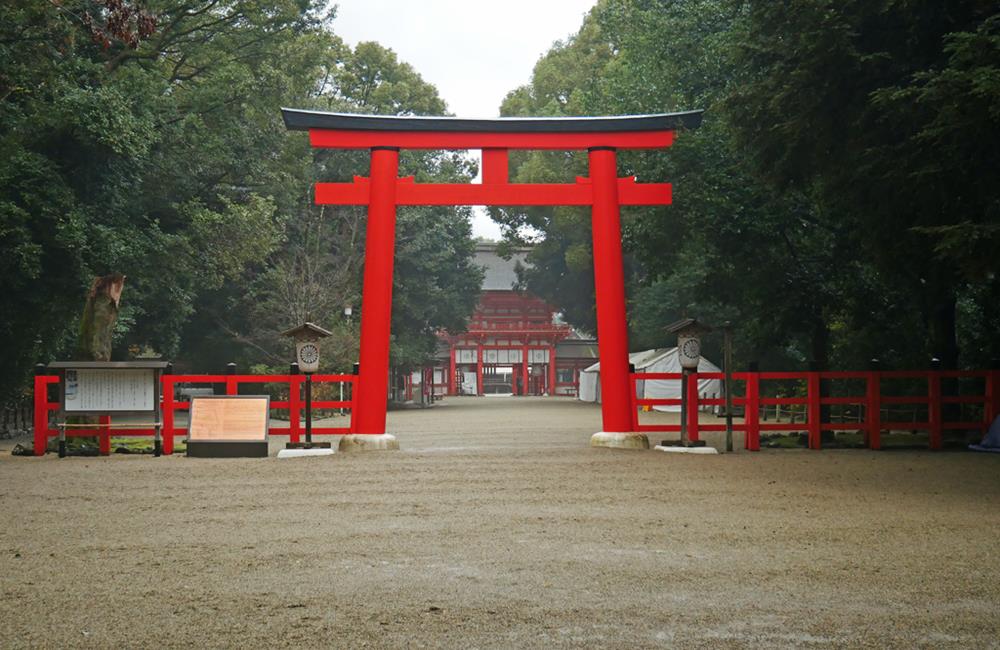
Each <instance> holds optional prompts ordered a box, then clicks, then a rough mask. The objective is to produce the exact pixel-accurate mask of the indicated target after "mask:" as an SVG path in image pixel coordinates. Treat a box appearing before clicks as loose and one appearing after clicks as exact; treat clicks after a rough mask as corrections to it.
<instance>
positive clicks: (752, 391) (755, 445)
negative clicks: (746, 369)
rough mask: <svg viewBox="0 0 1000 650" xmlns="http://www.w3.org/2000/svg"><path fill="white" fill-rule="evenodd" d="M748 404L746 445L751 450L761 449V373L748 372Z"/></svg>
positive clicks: (745, 415) (744, 421) (746, 411)
mask: <svg viewBox="0 0 1000 650" xmlns="http://www.w3.org/2000/svg"><path fill="white" fill-rule="evenodd" d="M746 376H747V379H746V405H745V407H744V418H743V423H744V425H745V426H746V439H745V443H744V446H745V447H746V448H747V449H748V450H749V451H760V402H759V400H760V373H755V372H751V373H747V375H746Z"/></svg>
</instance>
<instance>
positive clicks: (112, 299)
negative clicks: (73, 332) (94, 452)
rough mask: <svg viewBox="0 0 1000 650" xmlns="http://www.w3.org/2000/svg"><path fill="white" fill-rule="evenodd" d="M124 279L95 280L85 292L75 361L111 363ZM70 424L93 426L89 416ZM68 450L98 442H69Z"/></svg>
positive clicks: (86, 439) (71, 419) (70, 419)
mask: <svg viewBox="0 0 1000 650" xmlns="http://www.w3.org/2000/svg"><path fill="white" fill-rule="evenodd" d="M124 287H125V276H124V275H122V274H121V273H112V274H111V275H105V276H102V277H98V278H94V282H93V283H92V284H91V285H90V291H88V292H87V302H86V304H85V305H84V307H83V316H82V317H81V318H80V336H79V338H78V339H77V342H76V353H75V354H74V355H73V357H74V359H73V360H74V361H111V335H112V334H113V333H114V331H115V323H116V322H117V321H118V303H119V302H120V301H121V297H122V289H124ZM66 421H67V422H69V423H72V424H96V423H97V418H96V417H94V416H92V415H77V416H71V417H67V418H66ZM68 442H69V443H70V448H71V449H78V448H79V447H80V446H94V447H96V446H97V438H95V437H92V436H88V437H84V438H77V437H73V438H68Z"/></svg>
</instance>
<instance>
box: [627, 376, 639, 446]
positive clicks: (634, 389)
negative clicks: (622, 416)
mask: <svg viewBox="0 0 1000 650" xmlns="http://www.w3.org/2000/svg"><path fill="white" fill-rule="evenodd" d="M638 391H639V382H638V380H637V379H636V378H635V364H634V363H630V364H628V401H629V406H630V407H631V409H632V430H633V431H638V430H639V429H638V428H637V427H638V426H639V405H638V404H636V402H637V401H638V399H639V394H638Z"/></svg>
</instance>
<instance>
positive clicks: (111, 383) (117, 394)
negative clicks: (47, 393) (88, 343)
mask: <svg viewBox="0 0 1000 650" xmlns="http://www.w3.org/2000/svg"><path fill="white" fill-rule="evenodd" d="M167 365H168V363H167V362H166V361H53V362H52V363H50V364H49V366H48V367H49V369H51V370H55V371H56V372H57V373H58V374H59V376H60V379H61V381H60V382H59V422H60V425H59V457H60V458H63V457H65V455H66V427H67V426H70V425H69V424H68V423H67V422H66V416H69V415H137V414H145V415H152V416H153V419H154V421H153V423H152V424H153V429H154V433H153V453H154V455H156V456H159V455H160V449H161V437H160V436H161V428H162V426H163V418H162V414H161V412H160V377H161V376H162V375H163V373H164V372H165V371H166V369H167Z"/></svg>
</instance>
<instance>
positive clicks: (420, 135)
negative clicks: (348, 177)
mask: <svg viewBox="0 0 1000 650" xmlns="http://www.w3.org/2000/svg"><path fill="white" fill-rule="evenodd" d="M673 142H674V132H673V131H618V132H614V131H608V132H597V133H475V132H455V133H447V132H436V131H349V130H343V131H342V130H330V129H310V130H309V143H310V144H311V145H312V146H314V147H326V148H330V149H370V148H372V147H398V148H400V149H550V150H562V151H569V150H573V149H591V148H594V147H614V148H616V149H662V148H664V147H669V146H670V145H672V144H673Z"/></svg>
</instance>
